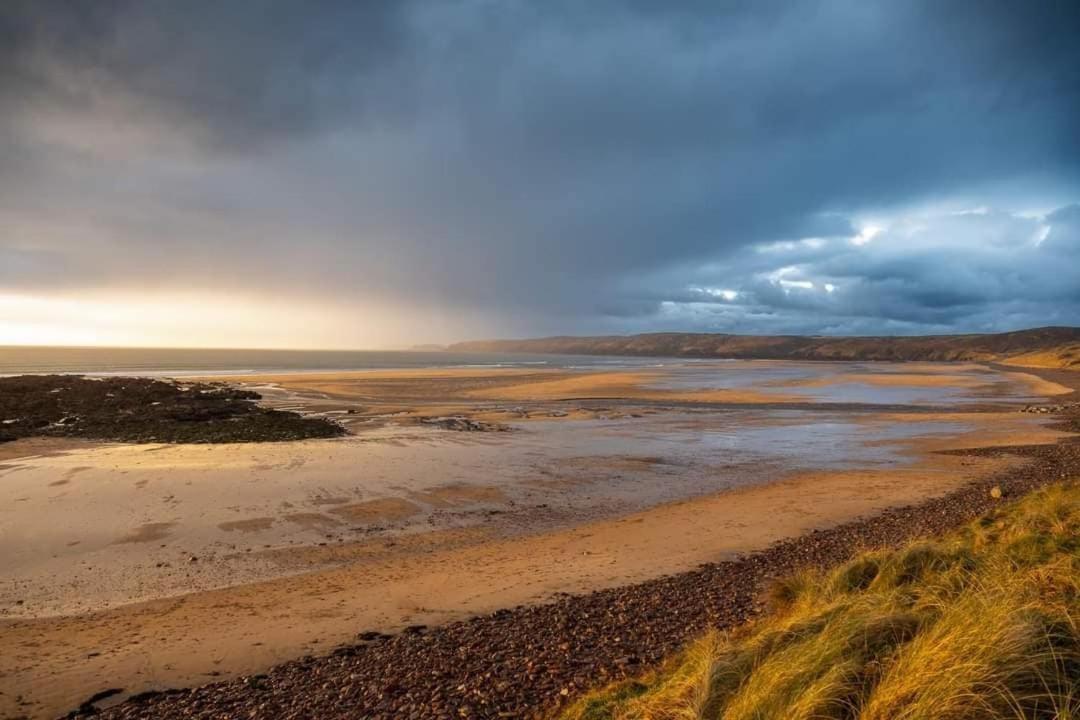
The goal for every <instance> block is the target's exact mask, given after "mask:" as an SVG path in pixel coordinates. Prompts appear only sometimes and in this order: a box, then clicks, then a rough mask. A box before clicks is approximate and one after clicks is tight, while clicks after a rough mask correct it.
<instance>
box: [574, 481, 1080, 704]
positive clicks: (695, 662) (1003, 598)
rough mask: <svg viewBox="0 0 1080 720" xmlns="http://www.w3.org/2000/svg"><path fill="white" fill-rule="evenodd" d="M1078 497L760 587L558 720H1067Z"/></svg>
mask: <svg viewBox="0 0 1080 720" xmlns="http://www.w3.org/2000/svg"><path fill="white" fill-rule="evenodd" d="M1078 538H1080V488H1078V487H1077V486H1075V485H1061V486H1055V487H1051V488H1048V489H1045V490H1042V491H1039V492H1036V493H1033V494H1032V495H1030V496H1028V497H1027V498H1024V499H1022V500H1020V501H1018V502H1015V503H1012V504H1010V505H1005V506H1003V507H1002V508H1000V509H999V510H997V511H995V512H994V513H993V514H991V515H989V516H987V517H984V518H981V519H980V520H978V521H976V522H974V523H972V524H971V525H969V526H968V527H967V528H964V529H963V530H961V531H959V532H957V533H955V534H954V535H953V536H951V537H948V538H945V539H943V540H941V541H937V542H928V541H922V542H917V543H913V544H910V545H908V546H906V547H904V548H901V549H899V550H896V551H892V552H871V553H865V554H863V555H860V556H859V557H857V558H855V559H853V560H852V561H850V562H848V563H845V564H844V565H842V566H840V567H837V568H835V569H833V570H831V571H829V572H804V573H800V574H797V575H794V576H792V577H790V578H785V579H781V580H779V581H777V582H775V583H774V584H773V585H772V586H771V588H770V589H769V592H768V595H769V604H770V608H771V611H770V613H769V614H768V615H767V616H765V617H764V618H762V619H760V620H759V621H757V622H756V623H755V624H754V625H751V626H750V627H748V628H745V629H742V630H740V631H739V632H738V633H736V634H733V635H730V636H729V635H722V634H720V633H716V632H713V633H709V634H708V635H706V636H705V637H703V638H701V639H700V640H698V641H697V642H695V643H692V644H691V645H690V646H688V647H687V648H686V649H685V650H683V651H682V652H681V653H680V654H678V655H677V656H676V657H673V658H671V659H670V660H669V661H668V663H667V664H666V665H664V666H663V667H662V668H660V669H659V670H656V671H654V672H652V673H650V674H648V675H646V676H644V677H641V678H636V679H634V680H631V681H624V682H621V683H618V684H616V685H614V686H611V687H608V688H605V689H603V690H600V691H598V692H595V693H593V694H591V695H589V696H587V697H585V698H583V699H581V700H580V701H578V702H577V703H575V704H574V705H572V706H571V707H569V708H567V709H565V710H564V711H563V712H562V713H561V718H562V720H771V719H774V718H775V719H776V720H781V719H783V720H800V719H802V720H953V719H955V720H959V719H961V718H985V719H987V720H1021V719H1023V720H1080V540H1078Z"/></svg>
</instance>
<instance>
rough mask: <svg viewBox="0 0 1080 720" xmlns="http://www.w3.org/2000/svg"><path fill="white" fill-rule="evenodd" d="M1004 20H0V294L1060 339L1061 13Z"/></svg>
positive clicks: (390, 15)
mask: <svg viewBox="0 0 1080 720" xmlns="http://www.w3.org/2000/svg"><path fill="white" fill-rule="evenodd" d="M1034 5H1036V7H1029V6H1028V4H1024V3H1014V2H955V3H937V2H925V3H919V2H908V3H892V2H880V3H877V2H854V1H852V2H842V1H839V0H838V1H836V2H818V3H800V4H792V3H773V2H734V3H723V4H722V3H705V2H700V3H678V4H672V3H659V2H655V3H654V2H646V1H644V0H641V1H638V2H630V1H622V2H618V1H615V0H601V1H600V2H595V3H574V2H552V3H525V2H486V1H482V0H476V1H474V2H419V1H417V2H400V3H390V2H387V3H382V2H370V3H356V2H315V3H310V2H306V3H305V2H299V1H296V2H285V1H281V2H268V1H267V2H240V1H236V2H227V3H212V2H201V1H200V2H184V3H175V2H165V1H164V0H160V1H154V0H144V1H140V2H118V1H112V0H104V1H102V2H94V3H81V2H61V1H59V0H25V1H23V0H14V1H13V2H7V3H4V4H3V5H2V6H0V106H2V108H3V109H2V110H0V141H2V143H0V220H3V221H4V222H5V225H6V227H7V228H8V231H7V234H6V237H5V238H3V239H0V261H4V262H6V264H7V268H5V271H0V282H2V283H4V285H5V286H8V287H14V286H16V285H17V286H18V287H19V288H32V287H35V286H37V287H40V288H42V291H45V290H50V289H53V288H55V287H57V286H69V287H93V286H103V287H108V286H113V285H116V286H121V285H128V286H130V285H132V284H135V285H145V284H161V283H164V284H168V283H176V284H182V285H185V286H190V285H195V286H205V287H211V288H212V287H228V286H232V285H235V284H237V283H240V284H246V283H251V284H260V283H261V284H263V285H274V286H279V287H280V286H283V285H285V284H287V287H289V288H290V289H291V290H292V291H294V292H297V293H299V294H301V295H303V296H305V297H308V298H310V297H325V298H326V299H328V300H329V299H330V298H334V299H335V301H345V302H348V301H349V299H350V298H353V299H356V300H357V301H359V300H361V299H366V298H380V299H386V300H391V301H393V300H395V299H400V300H401V301H403V302H405V301H407V302H409V303H411V304H416V305H419V306H423V305H424V304H428V305H431V306H436V305H443V306H445V305H451V306H454V307H459V308H461V309H464V310H469V309H470V308H479V309H485V310H488V311H490V310H491V309H492V308H493V307H494V308H496V309H497V310H498V311H501V312H502V313H503V314H504V315H505V318H504V322H502V323H501V324H499V325H498V327H499V328H500V329H504V328H512V330H513V332H514V333H515V334H531V333H534V332H554V331H560V330H561V331H603V330H645V329H655V328H663V327H682V328H700V329H733V330H742V331H755V330H757V331H762V332H771V331H775V330H787V331H826V330H830V331H842V332H843V331H873V330H874V329H875V328H876V329H879V330H890V331H891V330H898V331H918V330H921V329H950V328H976V327H977V328H983V327H988V326H990V325H993V326H994V327H1007V326H1011V325H1019V324H1035V323H1040V322H1043V320H1044V319H1046V320H1047V321H1049V320H1051V319H1055V318H1056V321H1059V322H1072V323H1076V322H1078V321H1080V316H1077V314H1076V303H1077V297H1076V295H1077V292H1076V288H1077V287H1080V282H1077V281H1078V280H1080V278H1077V277H1076V276H1075V273H1074V272H1072V271H1070V270H1068V267H1069V265H1070V263H1071V264H1072V265H1080V262H1078V261H1080V257H1077V256H1078V254H1080V244H1078V243H1077V241H1076V239H1075V238H1076V228H1077V220H1076V210H1075V207H1074V208H1071V209H1070V208H1067V207H1066V208H1062V209H1060V210H1057V211H1054V208H1055V207H1058V206H1063V205H1066V204H1067V203H1069V202H1073V201H1075V200H1076V199H1077V196H1078V195H1080V133H1078V132H1077V131H1076V128H1077V127H1080V82H1078V81H1077V80H1076V76H1075V68H1077V67H1080V46H1078V44H1077V43H1076V42H1075V37H1076V32H1077V31H1078V30H1080V23H1078V15H1080V9H1078V8H1077V6H1076V5H1075V3H1071V2H1056V3H1055V2H1050V1H1047V2H1042V3H1036V4H1034ZM946 205H948V206H950V207H951V208H953V209H955V207H965V206H966V207H971V206H975V205H988V206H990V207H991V211H990V212H988V213H985V214H983V215H977V216H975V215H972V216H968V215H964V216H952V215H949V214H948V212H947V211H945V210H941V209H940V207H943V206H946ZM1025 211H1029V212H1026V214H1025V215H1023V216H1021V215H1019V214H1017V213H1020V212H1025ZM1045 213H1051V214H1049V215H1046V217H1045V218H1042V217H1038V218H1037V217H1035V215H1041V214H1045ZM915 216H918V217H921V218H923V222H924V224H927V225H928V226H929V229H927V230H923V231H920V232H921V233H922V234H921V235H920V234H919V232H910V233H907V234H904V233H905V232H906V231H903V232H902V231H900V230H897V227H900V226H903V225H905V223H908V224H911V223H915V220H911V219H909V218H910V217H915ZM867 218H879V222H882V223H885V224H886V225H887V226H888V229H887V230H886V231H885V232H883V233H881V234H880V235H879V236H878V237H876V238H874V239H873V240H872V241H871V242H869V243H864V244H855V243H853V242H851V240H852V238H854V237H856V236H857V235H858V233H859V232H860V229H861V226H862V225H865V224H866V223H867V222H868V220H867ZM956 218H960V219H956ZM1043 227H1046V228H1049V229H1048V230H1047V232H1048V234H1047V235H1046V236H1045V237H1044V238H1042V239H1041V240H1040V241H1039V242H1038V243H1037V244H1036V243H1034V241H1030V237H1031V236H1032V233H1034V234H1035V235H1038V234H1039V233H1040V232H1042V230H1040V228H1043ZM1024 233H1027V235H1024ZM1022 235H1023V236H1024V239H1023V240H1017V238H1019V237H1020V236H1022ZM913 237H914V238H916V240H917V243H916V244H915V245H912V242H913V241H912V238H913ZM805 238H812V239H815V240H814V242H812V243H810V244H800V243H799V242H798V241H800V240H801V239H805ZM784 243H788V245H784ZM1024 243H1028V244H1026V245H1025V244H1024ZM789 246H790V247H789ZM5 248H6V251H5ZM43 258H45V259H48V260H45V261H43V260H42V259H43ZM1063 264H1064V270H1063ZM13 267H18V268H19V270H18V271H17V272H13V271H12V270H11V268H13ZM73 267H74V268H79V269H81V270H82V271H83V272H82V273H81V274H79V275H75V274H73V273H72V272H70V270H71V268H73ZM237 268H243V272H237ZM783 268H795V269H794V270H787V271H786V272H785V273H781V274H779V275H778V274H777V273H780V271H781V270H782V269H783ZM1047 272H1052V273H1055V278H1054V279H1051V280H1049V281H1046V280H1045V279H1044V278H1043V275H1042V274H1043V273H1047ZM16 275H17V277H18V282H17V283H16V282H15V281H14V280H13V278H14V277H15V276H16ZM807 282H812V283H815V284H814V287H812V288H808V287H804V285H805V283H807ZM793 283H794V284H793ZM824 283H829V284H830V285H833V286H835V287H834V290H832V291H824V290H823V289H822V288H824ZM724 289H727V290H730V291H738V293H739V294H738V297H737V298H736V299H735V300H728V299H726V297H725V295H724V294H723V293H722V292H720V291H722V290H724ZM710 292H711V293H712V294H710ZM717 293H719V294H717ZM729 294H730V293H729Z"/></svg>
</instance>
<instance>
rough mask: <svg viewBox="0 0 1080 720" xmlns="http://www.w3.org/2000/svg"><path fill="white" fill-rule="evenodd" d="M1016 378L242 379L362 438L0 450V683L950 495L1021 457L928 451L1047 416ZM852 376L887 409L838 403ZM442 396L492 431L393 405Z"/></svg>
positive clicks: (1038, 436) (232, 667)
mask: <svg viewBox="0 0 1080 720" xmlns="http://www.w3.org/2000/svg"><path fill="white" fill-rule="evenodd" d="M806 366H809V367H806ZM815 368H816V369H817V370H816V372H817V373H818V375H817V376H814V375H813V374H812V372H811V371H813V370H814V369H815ZM808 373H810V374H809V375H808ZM613 376H614V377H613ZM628 376H632V377H628ZM755 377H756V378H757V382H756V383H755V382H754V378H755ZM1028 377H1030V376H1024V375H1022V374H1019V373H999V372H997V371H994V370H989V369H987V368H983V367H981V366H953V367H951V368H950V369H949V371H948V372H944V371H942V369H941V367H940V366H930V367H928V368H923V367H920V366H915V367H913V366H911V365H907V366H905V365H896V366H894V365H881V364H876V365H872V366H870V365H867V364H847V365H846V366H845V365H844V364H841V363H830V364H818V365H810V364H805V363H796V364H784V363H766V364H754V363H737V364H721V363H716V364H714V366H706V365H705V364H701V363H690V364H686V365H685V366H679V367H673V368H665V369H656V370H650V371H649V372H648V373H642V372H635V373H626V372H607V373H553V372H543V373H536V372H533V371H519V370H507V371H502V372H500V371H493V370H490V369H489V370H485V371H482V372H481V371H456V372H455V371H427V373H426V374H425V373H421V372H411V373H392V372H379V373H363V374H362V373H357V374H352V375H347V376H345V375H341V374H337V375H333V376H315V375H301V376H295V377H275V378H252V379H249V380H248V381H249V382H253V383H256V382H257V383H258V384H260V385H261V386H263V387H268V388H270V389H271V392H270V396H269V402H271V403H274V404H278V405H284V404H290V405H292V406H295V407H298V408H301V409H303V410H305V411H310V412H332V413H336V414H338V416H339V417H341V418H342V419H343V420H345V421H347V422H350V423H351V426H352V428H353V429H354V431H356V434H355V435H353V436H349V437H345V438H340V439H333V440H316V441H306V442H302V443H276V444H263V445H210V446H162V445H122V444H93V443H69V442H65V443H55V444H50V443H48V442H42V441H20V442H19V443H9V444H7V446H0V448H3V452H5V453H6V454H5V456H3V457H0V508H2V509H3V510H2V513H3V514H2V524H0V543H2V546H3V547H4V549H5V552H4V556H3V574H4V578H5V580H7V581H8V582H5V583H4V585H3V586H0V613H3V615H4V616H6V617H7V618H8V619H7V620H0V640H2V641H4V642H5V645H6V646H7V647H16V646H18V647H19V648H20V650H19V652H18V653H15V654H12V656H10V657H8V658H6V659H0V677H3V678H5V679H4V680H2V681H0V683H2V685H3V688H2V689H3V690H4V691H5V693H7V696H8V697H10V696H11V693H12V692H15V691H17V692H18V693H20V694H23V695H24V696H26V697H33V698H35V699H36V701H37V702H39V703H40V705H38V706H36V708H37V709H35V710H34V712H38V711H39V710H40V711H41V712H42V713H43V714H49V713H51V714H58V713H61V712H63V711H65V710H66V709H69V706H70V705H71V704H72V703H76V704H77V702H78V701H79V700H81V699H84V697H85V696H87V695H89V694H91V693H92V692H93V691H94V690H95V689H99V688H95V687H94V682H93V679H92V678H93V677H109V678H113V679H114V682H115V683H118V684H120V685H123V686H124V687H125V688H127V689H128V691H129V692H131V691H138V690H141V689H147V688H150V687H161V686H167V685H170V684H178V683H192V682H198V681H199V680H200V678H205V677H206V675H205V673H207V672H210V671H213V672H219V673H225V674H233V673H241V672H251V671H254V670H257V669H259V668H260V667H265V665H266V664H269V663H270V662H274V661H278V660H281V659H284V658H287V657H293V656H296V655H299V654H303V653H304V652H310V651H312V650H313V648H312V646H311V644H310V643H311V642H312V641H313V640H314V639H318V640H319V641H320V642H321V643H323V646H325V644H326V643H336V642H342V641H344V640H346V639H347V638H348V637H350V636H351V635H352V634H354V633H355V632H357V631H359V630H364V629H372V628H375V629H394V628H397V627H400V626H402V625H403V624H406V623H408V622H438V621H440V620H445V619H448V618H453V617H461V616H463V615H467V614H469V613H472V612H482V611H485V610H491V609H495V608H497V607H500V606H505V605H509V604H516V603H521V602H534V601H540V600H544V599H545V598H548V597H550V596H551V594H552V593H556V592H577V591H583V590H588V589H591V588H595V587H606V586H611V585H617V584H620V583H625V582H632V581H636V580H641V579H645V578H647V577H652V576H655V575H657V574H663V573H668V572H674V571H677V570H679V569H685V568H688V567H692V566H693V565H694V564H697V563H700V562H705V561H708V560H710V559H717V558H719V557H724V556H727V555H730V554H731V553H734V552H742V551H747V550H752V549H755V548H759V547H762V546H764V545H767V544H768V543H770V542H773V541H774V540H776V539H778V538H779V537H783V536H786V535H789V534H792V533H800V532H804V531H806V530H809V529H812V528H814V527H821V526H825V525H829V524H833V523H836V522H842V521H843V520H845V519H849V518H851V517H854V516H857V515H860V514H863V513H867V512H873V511H875V510H878V509H881V508H884V507H888V506H890V505H894V504H897V503H906V502H912V501H914V500H917V499H921V498H923V497H926V496H927V495H928V494H935V493H944V492H946V491H948V490H950V489H952V488H954V487H956V486H957V485H958V484H961V483H963V482H966V481H967V480H970V479H972V478H974V477H978V476H980V475H983V474H985V473H989V472H991V471H994V470H996V469H1000V468H1001V467H1004V466H1006V465H1007V464H1008V463H1010V462H1016V461H1015V460H1008V459H1002V458H997V459H991V458H978V459H976V458H968V457H960V456H953V455H938V454H935V453H934V452H933V451H937V450H945V449H951V448H959V447H965V446H974V445H978V444H1009V443H1033V442H1053V441H1054V440H1055V439H1056V438H1058V437H1059V436H1060V434H1059V433H1058V432H1057V431H1054V430H1052V429H1049V428H1048V427H1047V426H1046V424H1045V420H1044V419H1042V418H1039V417H1037V416H1032V415H1029V414H1024V413H1018V412H1015V409H1016V408H1015V405H1014V406H1010V404H1009V403H1014V404H1015V403H1021V402H1025V401H1027V400H1028V399H1029V398H1031V397H1032V396H1033V393H1036V392H1037V391H1050V390H1053V389H1054V388H1052V387H1049V386H1048V385H1039V383H1037V382H1035V381H1034V380H1029V379H1027V378H1028ZM851 378H854V380H850V379H851ZM725 383H726V384H725ZM777 383H782V384H781V385H778V384H777ZM852 385H855V386H857V387H858V388H859V391H858V392H860V393H861V392H862V388H866V387H868V388H874V389H886V390H887V391H889V393H890V394H889V396H888V397H889V399H890V402H891V404H890V405H886V406H874V405H871V404H867V403H870V402H872V400H873V398H877V399H880V397H881V396H873V398H871V399H867V398H866V397H862V396H860V399H858V400H852V399H851V395H850V391H851V386H852ZM845 388H846V389H845ZM778 389H779V390H782V392H780V393H779V394H774V393H776V392H777V390H778ZM807 389H810V390H812V391H813V394H812V395H809V396H805V395H804V396H803V397H802V399H801V400H800V401H798V402H791V401H790V400H789V395H792V396H793V395H799V394H800V393H805V392H807ZM616 390H617V391H618V392H623V393H625V394H626V396H625V397H608V396H607V393H610V392H613V391H616ZM894 391H896V392H894ZM928 391H929V392H930V393H931V395H930V396H929V397H931V399H933V400H935V402H934V403H932V404H931V405H932V406H931V405H927V406H920V401H921V400H922V399H924V398H926V397H928V396H927V395H926V393H927V392H928ZM567 392H570V395H571V397H569V398H568V397H566V396H565V394H566V393H567ZM716 393H721V394H724V393H728V394H727V395H717V394H716ZM731 393H734V394H731ZM819 393H823V394H825V395H824V396H825V398H826V399H825V400H822V399H821V397H822V396H821V395H819ZM846 393H847V394H846ZM897 393H902V394H897ZM720 396H723V397H729V398H730V397H738V398H740V399H739V400H732V401H731V402H732V403H733V404H728V405H725V404H718V402H719V401H717V400H716V398H717V397H720ZM757 396H761V397H773V398H777V397H780V398H784V400H783V402H782V403H781V402H779V401H778V402H776V403H774V404H768V403H763V402H760V401H758V400H754V401H752V402H748V401H747V400H746V398H750V397H757ZM598 398H602V399H598ZM703 398H704V399H703ZM828 402H838V403H850V402H857V403H861V405H859V406H852V407H848V406H845V405H828V404H824V403H828ZM350 410H352V411H353V412H352V413H351V414H350V413H349V411H350ZM458 414H460V415H462V416H467V417H469V418H485V417H488V418H494V417H497V418H498V422H500V423H507V424H509V425H510V426H511V428H512V430H511V431H510V432H504V433H486V432H457V431H453V430H445V429H441V428H440V427H436V426H428V425H417V424H415V422H414V420H415V418H417V417H438V416H444V415H446V416H449V415H458ZM20 443H22V444H21V445H20ZM11 446H19V447H11ZM190 593H194V594H190ZM180 595H185V597H184V598H183V599H182V600H180V601H173V600H170V599H169V598H176V597H177V596H180ZM136 602H142V603H144V604H139V605H133V604H132V603H136ZM34 618H38V619H34ZM272 619H274V620H273V621H272V624H273V628H272V629H270V626H269V625H268V623H271V620H272ZM193 628H194V629H193ZM61 637H62V638H65V640H64V642H65V644H63V645H61V644H56V645H55V646H50V645H49V642H50V638H53V639H56V638H61ZM133 638H137V643H135V644H130V643H129V642H128V640H131V639H133ZM254 638H259V640H258V642H260V643H262V644H261V645H259V646H258V648H255V647H253V645H252V643H253V642H255V640H254ZM88 648H92V649H88ZM196 648H200V651H199V652H196V650H195V649H196ZM90 652H95V653H101V655H95V656H94V657H93V658H91V659H87V657H86V656H87V654H89V653H90ZM80 653H81V654H80ZM31 656H33V657H34V658H36V660H34V662H33V664H32V663H31V661H30V657H31ZM226 659H227V660H226ZM212 660H217V661H218V662H211V661H212ZM148 663H149V664H150V665H148ZM151 665H152V667H151ZM35 667H36V669H35ZM6 709H7V708H6V706H3V705H0V710H6ZM23 712H25V709H24V710H23Z"/></svg>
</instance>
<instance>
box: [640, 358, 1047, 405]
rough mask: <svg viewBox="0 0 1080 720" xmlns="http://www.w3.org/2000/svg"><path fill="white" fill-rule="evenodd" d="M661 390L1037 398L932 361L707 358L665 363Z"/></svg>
mask: <svg viewBox="0 0 1080 720" xmlns="http://www.w3.org/2000/svg"><path fill="white" fill-rule="evenodd" d="M649 387H651V388H656V389H663V390H738V389H748V388H753V389H754V390H756V391H759V392H762V393H765V394H770V393H771V394H775V395H777V396H778V397H779V396H784V395H788V396H790V395H795V396H798V397H802V398H805V399H807V400H811V401H813V402H819V403H858V404H870V405H952V404H955V403H975V402H987V401H995V400H997V401H1001V400H1005V401H1011V402H1034V401H1037V400H1038V399H1039V397H1038V396H1036V395H1033V394H1032V393H1031V390H1030V388H1028V387H1027V386H1025V385H1024V384H1022V383H1018V382H1016V381H1015V380H1011V379H1009V378H1008V377H1007V376H1006V375H1005V374H1004V373H1001V372H998V371H997V370H994V369H991V368H987V367H984V366H981V365H955V366H948V365H932V364H928V363H871V362H814V363H811V362H778V361H772V360H738V361H723V362H709V361H704V362H700V363H694V364H690V365H686V366H683V367H676V368H670V369H668V368H665V373H664V377H663V378H662V379H659V380H657V381H655V382H652V383H650V384H649Z"/></svg>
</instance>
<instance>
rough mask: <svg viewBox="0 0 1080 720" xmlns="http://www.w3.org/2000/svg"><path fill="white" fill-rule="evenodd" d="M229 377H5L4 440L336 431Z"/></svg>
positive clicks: (213, 439)
mask: <svg viewBox="0 0 1080 720" xmlns="http://www.w3.org/2000/svg"><path fill="white" fill-rule="evenodd" d="M259 399H260V395H259V394H258V393H256V392H253V391H251V390H244V389H240V388H234V387H231V386H229V385H226V384H224V383H183V382H175V381H166V380H156V379H153V378H131V377H109V378H90V377H84V376H81V375H20V376H16V377H6V378H0V442H4V441H10V440H16V439H18V438H23V437H33V436H46V437H79V438H93V439H101V440H123V441H127V442H189V443H224V442H263V441H272V440H302V439H305V438H325V437H336V436H339V435H343V434H344V432H345V431H344V429H343V428H342V427H341V426H340V425H337V424H336V423H333V422H331V421H329V420H326V419H323V418H308V417H304V416H302V415H299V414H297V413H293V412H284V411H280V410H271V409H268V408H264V407H260V406H259V405H258V404H256V402H255V401H257V400H259Z"/></svg>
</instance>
